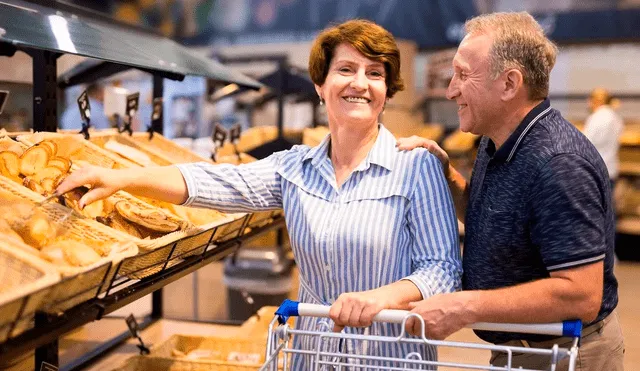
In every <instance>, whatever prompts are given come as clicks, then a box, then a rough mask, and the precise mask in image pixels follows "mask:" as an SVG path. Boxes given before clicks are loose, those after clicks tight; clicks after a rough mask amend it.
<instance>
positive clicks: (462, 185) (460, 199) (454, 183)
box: [445, 164, 469, 223]
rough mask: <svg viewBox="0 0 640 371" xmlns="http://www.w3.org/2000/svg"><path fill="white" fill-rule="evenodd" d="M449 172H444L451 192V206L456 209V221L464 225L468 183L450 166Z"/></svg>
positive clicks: (467, 201) (467, 200)
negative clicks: (458, 220)
mask: <svg viewBox="0 0 640 371" xmlns="http://www.w3.org/2000/svg"><path fill="white" fill-rule="evenodd" d="M448 167H449V171H445V176H446V178H447V184H448V185H449V189H450V190H451V196H452V197H453V204H454V205H455V207H456V214H457V215H458V219H460V221H461V222H463V223H464V216H465V215H466V213H467V203H469V183H468V182H467V180H466V179H465V178H464V176H462V174H460V173H459V172H458V170H456V169H455V168H454V167H453V166H452V165H451V164H448Z"/></svg>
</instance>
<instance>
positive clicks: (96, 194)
mask: <svg viewBox="0 0 640 371" xmlns="http://www.w3.org/2000/svg"><path fill="white" fill-rule="evenodd" d="M126 183H127V182H126V175H125V174H124V172H123V171H119V170H113V169H106V168H102V167H97V166H86V167H83V168H81V169H79V170H78V171H74V172H73V173H71V175H69V176H68V177H66V178H65V179H64V180H63V181H62V183H60V184H59V185H58V188H57V189H56V192H57V193H58V194H64V193H67V192H69V191H71V190H73V189H75V188H78V187H81V186H88V187H89V188H90V190H89V192H87V193H86V194H85V195H84V196H82V198H81V199H80V202H79V203H78V206H80V208H84V207H85V206H86V205H89V204H90V203H92V202H95V201H98V200H101V199H103V198H107V197H109V196H111V195H112V194H114V193H116V192H117V191H119V190H121V189H123V188H124V187H126V185H127V184H126Z"/></svg>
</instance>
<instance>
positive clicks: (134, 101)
mask: <svg viewBox="0 0 640 371" xmlns="http://www.w3.org/2000/svg"><path fill="white" fill-rule="evenodd" d="M139 102H140V93H133V94H129V95H127V116H129V117H133V116H135V115H136V113H137V112H138V103H139Z"/></svg>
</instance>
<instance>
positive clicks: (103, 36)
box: [0, 0, 262, 89]
mask: <svg viewBox="0 0 640 371" xmlns="http://www.w3.org/2000/svg"><path fill="white" fill-rule="evenodd" d="M0 41H4V42H6V43H7V44H11V45H13V46H15V47H17V48H19V49H21V48H25V47H26V48H33V49H44V50H50V51H54V52H60V53H68V54H76V55H81V56H86V57H91V58H95V59H100V60H104V61H108V62H114V63H118V64H124V65H128V66H131V67H135V68H140V69H142V70H146V71H149V72H152V73H153V72H158V73H163V74H165V76H167V77H172V78H175V79H180V77H181V76H185V75H196V76H202V77H206V78H210V79H213V80H217V81H221V82H225V83H235V84H238V85H241V86H246V87H249V88H253V89H257V88H260V87H261V86H262V84H260V83H259V82H257V81H256V80H253V79H251V78H249V77H246V76H244V75H242V74H240V73H238V72H235V71H233V70H231V69H230V68H227V67H225V66H223V65H221V64H220V63H218V62H216V61H213V60H211V59H208V58H206V57H203V56H200V55H198V54H196V53H194V52H192V51H191V50H189V49H187V48H186V47H184V46H182V45H180V44H178V43H176V42H175V41H173V40H170V39H167V38H164V37H160V36H156V35H152V34H145V33H141V32H136V31H132V30H129V29H126V30H125V29H122V28H119V27H117V26H114V25H110V24H108V23H101V22H97V21H94V20H87V19H80V18H78V17H76V16H75V15H72V14H64V13H61V12H56V11H55V10H53V9H50V8H46V7H42V6H38V5H34V4H30V3H27V2H24V1H18V0H15V1H3V2H0ZM5 45H6V44H5Z"/></svg>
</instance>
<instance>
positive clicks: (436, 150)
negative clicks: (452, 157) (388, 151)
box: [396, 135, 469, 223]
mask: <svg viewBox="0 0 640 371" xmlns="http://www.w3.org/2000/svg"><path fill="white" fill-rule="evenodd" d="M396 146H397V147H398V149H400V150H405V151H410V150H412V149H414V148H418V147H422V148H426V149H427V150H429V152H431V153H432V154H434V155H435V156H436V157H437V158H438V160H440V163H441V164H442V170H443V172H444V176H445V179H447V184H448V185H449V189H450V190H451V196H452V197H453V204H454V206H455V208H456V214H457V216H458V219H459V220H460V221H461V222H463V223H464V216H465V214H466V212H467V203H468V202H469V186H468V184H467V180H466V179H465V178H464V176H462V174H460V173H459V172H458V170H456V169H455V168H454V167H453V166H452V165H451V163H450V162H449V155H448V154H447V152H445V150H443V149H442V148H440V146H439V145H438V143H436V142H434V141H433V140H430V139H425V138H421V137H419V136H416V135H414V136H411V137H409V138H401V139H398V141H397V143H396Z"/></svg>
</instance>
